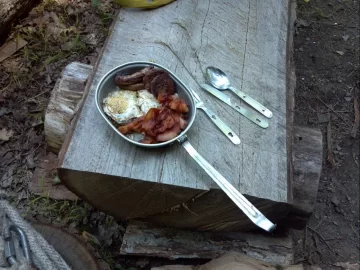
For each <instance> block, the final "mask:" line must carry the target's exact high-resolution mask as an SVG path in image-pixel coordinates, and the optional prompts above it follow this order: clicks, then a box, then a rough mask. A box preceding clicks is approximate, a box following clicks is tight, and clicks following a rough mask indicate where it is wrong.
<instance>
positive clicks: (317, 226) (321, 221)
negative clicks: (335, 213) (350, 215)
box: [315, 218, 325, 230]
mask: <svg viewBox="0 0 360 270" xmlns="http://www.w3.org/2000/svg"><path fill="white" fill-rule="evenodd" d="M324 220H325V218H323V219H322V220H320V222H319V223H318V225H316V227H315V230H316V229H317V228H319V226H320V225H321V223H323V221H324Z"/></svg>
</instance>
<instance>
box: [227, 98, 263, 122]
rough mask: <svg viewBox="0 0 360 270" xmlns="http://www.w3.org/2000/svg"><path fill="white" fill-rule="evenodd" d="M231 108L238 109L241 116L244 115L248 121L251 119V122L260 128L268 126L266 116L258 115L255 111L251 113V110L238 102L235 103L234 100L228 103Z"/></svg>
mask: <svg viewBox="0 0 360 270" xmlns="http://www.w3.org/2000/svg"><path fill="white" fill-rule="evenodd" d="M229 105H230V106H231V107H232V108H233V109H235V110H236V111H238V112H239V113H240V114H242V115H243V116H245V117H246V118H247V119H249V120H250V121H252V122H253V123H255V124H257V125H258V126H260V127H262V128H267V127H269V123H268V121H267V120H266V118H264V117H262V116H258V115H256V114H255V113H253V112H252V111H250V110H248V109H246V108H244V107H241V106H240V105H239V104H236V103H234V102H231V104H229Z"/></svg>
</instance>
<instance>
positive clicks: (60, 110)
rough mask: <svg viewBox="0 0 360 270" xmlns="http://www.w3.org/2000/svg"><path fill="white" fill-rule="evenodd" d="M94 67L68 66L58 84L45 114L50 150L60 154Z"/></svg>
mask: <svg viewBox="0 0 360 270" xmlns="http://www.w3.org/2000/svg"><path fill="white" fill-rule="evenodd" d="M92 68H93V67H92V66H90V65H85V64H82V63H78V62H72V63H70V64H69V65H67V66H66V67H65V69H64V71H63V73H62V75H61V77H60V78H59V80H58V81H57V82H56V84H55V87H54V89H53V91H52V94H51V97H50V101H49V105H48V107H47V110H46V114H45V121H44V130H45V138H46V142H47V145H48V148H49V149H50V150H51V151H52V152H53V153H58V152H59V150H60V148H61V146H62V144H63V142H64V140H65V137H66V133H67V132H68V129H69V127H70V124H71V121H72V119H73V117H74V116H75V114H76V112H77V110H78V106H79V104H81V102H80V101H81V99H82V97H83V94H84V89H85V84H86V81H87V79H88V77H89V75H90V72H91V71H92Z"/></svg>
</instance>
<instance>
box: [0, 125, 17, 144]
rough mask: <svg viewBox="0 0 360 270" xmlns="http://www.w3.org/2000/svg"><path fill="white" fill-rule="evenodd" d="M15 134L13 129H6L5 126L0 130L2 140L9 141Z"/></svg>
mask: <svg viewBox="0 0 360 270" xmlns="http://www.w3.org/2000/svg"><path fill="white" fill-rule="evenodd" d="M13 134H14V132H13V131H12V130H11V129H10V130H6V129H5V128H3V129H2V130H0V141H8V140H9V139H10V138H11V137H12V135H13Z"/></svg>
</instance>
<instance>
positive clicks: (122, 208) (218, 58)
mask: <svg viewBox="0 0 360 270" xmlns="http://www.w3.org/2000/svg"><path fill="white" fill-rule="evenodd" d="M294 20H295V2H294V1H289V2H278V1H272V2H270V1H269V2H268V1H266V2H264V3H261V4H259V3H257V5H256V4H255V3H254V2H253V1H246V2H242V3H238V2H237V1H217V2H216V3H213V2H211V3H210V2H209V3H205V2H204V3H189V2H185V1H176V2H174V3H173V4H171V5H168V6H165V7H163V8H160V9H158V10H151V11H135V10H121V11H120V14H118V15H117V17H116V19H115V22H114V24H113V26H112V28H111V31H110V33H111V35H110V36H109V38H108V41H107V43H106V45H105V46H104V48H103V51H102V54H101V56H100V57H99V59H98V62H97V64H96V66H95V67H94V68H93V69H92V67H87V68H85V69H84V66H83V65H81V64H78V63H72V64H70V65H69V66H68V67H67V71H66V70H65V71H64V73H63V76H62V78H61V79H62V80H64V82H65V83H61V82H59V83H58V84H57V87H56V91H55V92H57V94H54V95H53V97H52V98H53V99H54V100H53V102H52V104H53V105H56V104H58V103H59V104H61V103H63V102H64V101H61V100H62V99H63V97H67V98H69V97H71V96H73V97H74V98H75V99H76V102H74V103H73V102H71V101H69V100H67V101H66V104H67V105H69V104H70V108H71V110H70V111H69V110H63V109H62V108H63V107H62V106H55V107H52V110H50V112H51V113H50V114H49V115H50V116H51V117H50V118H47V119H48V120H49V119H50V120H51V121H47V119H45V125H47V127H48V129H47V141H48V142H51V143H50V144H49V145H50V147H51V150H52V151H53V152H55V153H58V151H59V147H60V146H62V148H61V151H60V154H59V157H58V159H59V163H58V173H59V176H60V179H61V181H62V183H63V184H65V186H66V187H67V188H68V189H69V190H71V191H72V192H74V193H75V194H76V195H77V196H78V197H79V198H80V199H83V200H86V201H87V202H89V203H90V204H92V205H93V206H95V207H97V208H98V209H100V210H102V211H104V212H106V213H108V214H111V215H113V216H115V217H117V218H119V219H130V220H132V221H131V222H130V224H129V226H128V228H127V231H126V233H125V235H124V241H123V246H122V247H121V254H127V255H145V256H158V257H159V256H160V257H167V258H172V259H174V258H191V257H192V256H196V255H197V256H198V257H199V258H216V257H218V256H219V255H221V254H224V252H226V251H229V250H233V251H241V252H244V253H246V254H248V255H250V256H251V257H254V258H259V259H262V260H264V261H267V262H270V263H274V264H280V265H288V264H291V263H292V259H293V254H292V250H291V239H290V237H289V236H274V235H262V234H261V233H260V234H259V233H243V232H235V231H248V230H251V229H253V228H254V227H253V225H252V224H251V223H250V222H249V221H248V220H247V218H246V217H244V215H243V214H242V213H241V212H240V211H239V210H238V209H237V208H236V207H235V206H234V205H233V204H232V202H231V201H230V200H229V199H228V198H227V197H226V196H225V195H224V194H223V193H222V192H221V191H220V190H219V189H218V188H217V187H216V186H215V185H212V184H211V182H210V180H209V179H208V178H207V176H206V175H205V174H204V173H203V172H202V171H201V170H200V169H199V168H198V167H196V165H194V164H193V163H192V162H191V160H189V158H188V157H187V156H186V155H185V154H184V153H183V152H182V151H181V150H179V149H177V148H179V147H176V146H174V147H171V148H170V149H166V150H165V149H164V151H166V152H162V151H151V152H150V151H146V150H142V149H137V148H134V147H133V146H131V145H129V144H127V143H126V142H124V141H122V140H121V139H120V138H118V137H117V136H116V134H115V133H114V132H112V131H111V130H110V129H109V128H108V127H107V125H106V124H105V123H104V121H103V120H102V119H101V117H100V115H99V114H98V112H97V111H96V108H95V106H94V105H95V104H94V103H95V102H94V90H95V87H96V85H97V83H98V81H99V79H100V78H101V77H102V76H103V75H104V74H105V73H106V72H107V71H108V70H110V69H111V68H113V67H115V66H117V65H120V64H122V63H125V62H129V61H136V60H151V61H154V62H157V63H160V64H163V65H165V66H167V67H168V68H170V69H171V70H172V71H174V72H175V73H176V74H177V75H178V76H179V77H180V78H181V79H182V80H184V81H185V82H186V84H187V85H188V86H189V87H191V88H192V89H193V90H194V91H196V92H197V93H198V94H199V95H200V96H201V98H202V99H204V101H205V102H206V103H207V104H208V105H209V106H210V107H211V108H212V109H214V110H216V112H217V113H218V114H219V115H220V116H221V117H222V118H223V119H224V120H225V122H227V123H228V124H230V125H231V126H232V127H233V128H234V129H236V130H238V132H239V134H238V135H239V136H240V138H241V139H242V144H241V145H240V146H234V145H231V144H230V142H229V141H227V139H226V138H225V137H224V136H223V135H222V134H221V133H220V132H219V131H218V130H217V129H216V128H215V127H214V126H213V125H212V123H211V122H210V121H209V120H208V119H207V118H206V117H205V116H204V115H202V114H201V113H199V114H198V117H197V119H196V123H195V128H194V129H193V131H192V133H191V134H190V136H191V140H192V142H193V143H194V144H195V146H196V147H197V148H198V149H199V152H200V153H201V154H203V155H204V156H205V157H206V159H208V160H209V161H210V162H211V163H212V164H213V165H214V166H215V168H217V169H218V170H219V171H220V172H221V173H222V174H223V175H224V176H225V177H226V178H227V179H228V180H230V181H232V183H233V184H235V186H236V187H237V188H238V189H239V191H241V192H242V193H243V194H245V196H247V197H248V198H249V199H250V200H251V201H252V202H253V203H254V204H255V205H256V206H257V207H258V208H259V209H260V210H261V211H263V212H264V213H265V214H266V215H267V216H268V217H269V218H270V219H271V220H272V221H274V222H277V223H278V224H280V225H283V226H286V227H287V228H288V227H290V228H297V229H301V228H303V227H304V226H305V225H306V224H307V222H308V219H309V217H310V216H311V213H312V211H313V209H314V206H315V202H316V196H317V188H318V181H319V177H320V173H321V164H322V137H321V132H320V131H319V130H318V129H313V128H307V127H294V126H293V111H294V93H293V91H294V89H295V69H294V63H293V58H292V50H293V48H292V46H293V42H292V35H293V29H292V26H293V22H294ZM229 22H231V23H229ZM74 65H75V66H74ZM76 65H79V68H78V69H77V68H76ZM208 65H216V66H218V67H220V68H222V69H224V70H225V71H226V72H227V73H228V74H229V75H231V77H232V79H233V81H234V84H235V85H237V86H238V87H241V88H242V89H243V91H245V92H248V93H249V94H251V95H252V96H254V97H255V98H256V99H258V100H259V101H260V102H262V103H264V104H265V105H266V106H268V107H269V108H270V109H271V110H273V111H274V117H273V119H271V121H270V127H269V128H268V129H267V130H260V128H258V127H256V126H253V125H252V124H251V123H249V122H248V121H247V120H246V119H244V118H243V117H242V116H239V115H236V114H234V113H233V111H231V109H229V108H228V107H226V106H224V105H222V104H220V103H219V102H217V101H216V100H214V99H212V97H210V96H209V95H207V94H206V93H204V92H202V90H200V88H199V83H202V82H203V81H204V77H203V75H202V73H203V71H204V68H205V67H206V66H208ZM76 70H79V72H78V73H79V75H76V74H77V72H76ZM86 70H87V71H86ZM90 70H92V72H90ZM74 71H75V72H74ZM66 74H67V75H66ZM89 74H90V77H89V78H87V76H88V75H89ZM85 75H86V76H85ZM71 80H73V81H74V83H71ZM85 81H87V84H86V87H85V89H84V95H83V96H82V98H81V99H79V95H78V94H75V95H71V92H81V91H82V90H83V88H82V87H81V86H80V84H83V83H84V82H85ZM79 83H80V84H79ZM77 84H79V85H78V86H76V85H77ZM59 85H60V86H63V87H60V88H58V87H59ZM74 87H75V88H77V89H74ZM59 104H58V105H59ZM243 105H244V106H246V105H245V104H243ZM78 108H80V109H81V110H80V112H78V113H77V109H78ZM69 112H70V114H69ZM57 113H58V114H57ZM64 113H65V115H66V117H65V118H63V115H64ZM56 119H58V120H56ZM64 119H65V120H66V122H67V125H65V128H64V129H63V128H62V129H61V130H57V131H55V132H54V131H53V127H56V126H57V125H56V121H60V122H61V121H63V120H64ZM69 122H71V125H69ZM63 127H64V126H63ZM49 134H50V135H49ZM64 134H67V136H66V138H64V137H65V136H63V135H64ZM200 138H201V139H200ZM34 181H39V180H38V179H34V180H33V182H34ZM47 181H48V185H47V188H48V190H47V191H48V192H49V193H47V195H50V196H54V197H56V194H58V193H56V192H58V190H59V189H61V192H63V193H64V192H65V191H66V190H65V189H64V187H61V186H59V185H57V186H56V189H55V188H53V185H52V184H51V179H50V178H49V179H48V180H47ZM32 186H33V187H34V188H33V191H34V192H35V193H38V194H40V193H43V192H44V190H41V189H40V188H39V187H40V184H39V182H38V183H35V184H34V185H32ZM42 187H43V185H42ZM66 196H67V198H69V197H71V196H68V195H66ZM77 196H74V197H75V198H77ZM136 220H141V221H147V222H150V223H140V222H139V221H136ZM179 228H180V229H179ZM181 229H192V230H193V231H189V230H181ZM195 230H197V231H206V232H195ZM228 231H232V232H230V233H228ZM184 239H185V240H186V239H188V240H189V241H190V240H191V239H200V240H201V241H199V242H196V241H195V242H194V241H193V242H191V243H192V244H193V250H188V249H186V248H185V249H184V248H182V245H181V244H182V243H183V241H185V240H184ZM174 241H175V242H174ZM174 243H175V245H174ZM176 243H177V244H179V245H178V246H177V245H176ZM195 249H197V250H198V252H195V251H196V250H195ZM204 254H205V255H204Z"/></svg>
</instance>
